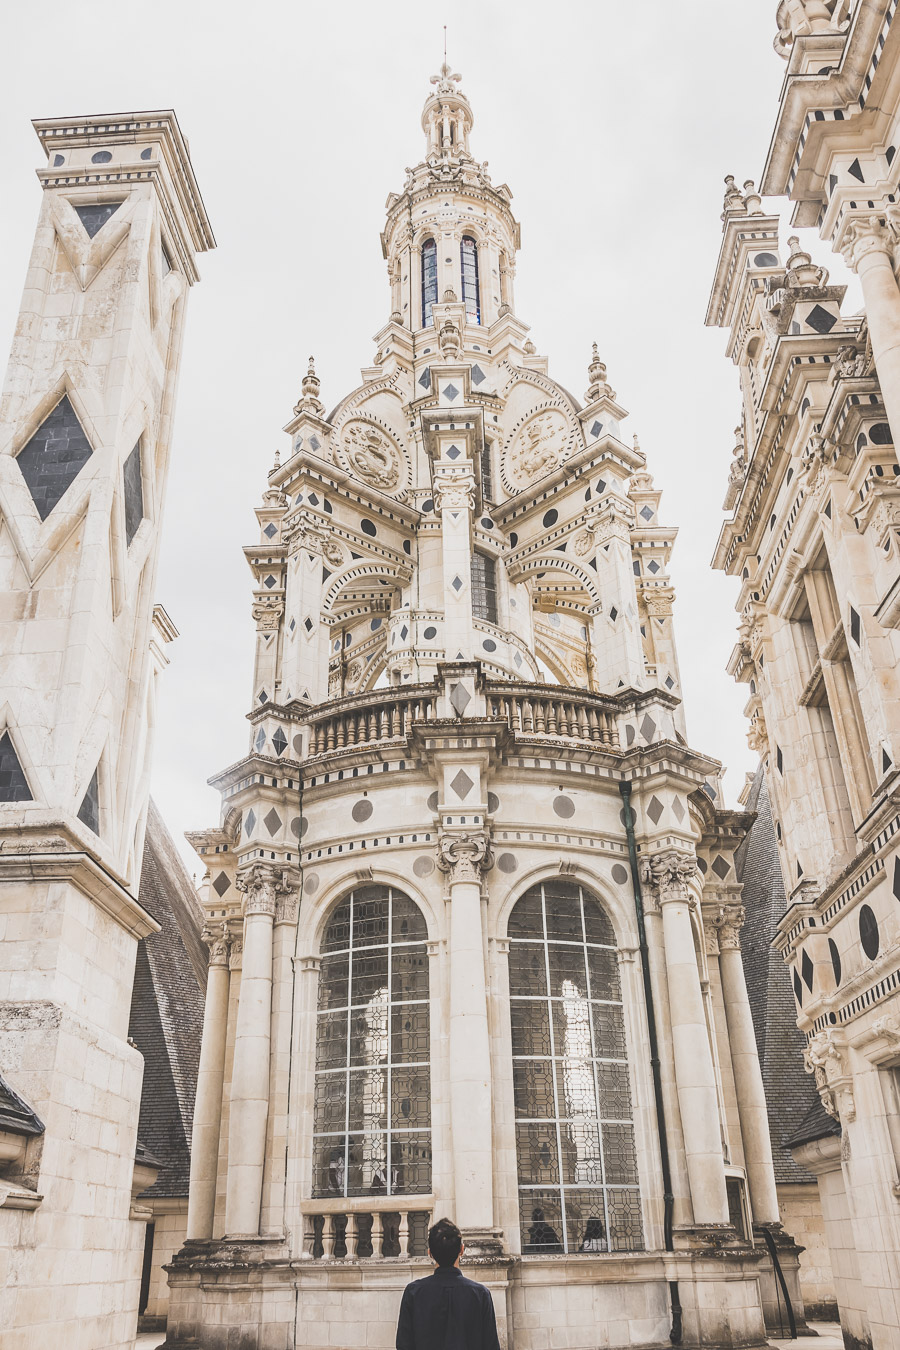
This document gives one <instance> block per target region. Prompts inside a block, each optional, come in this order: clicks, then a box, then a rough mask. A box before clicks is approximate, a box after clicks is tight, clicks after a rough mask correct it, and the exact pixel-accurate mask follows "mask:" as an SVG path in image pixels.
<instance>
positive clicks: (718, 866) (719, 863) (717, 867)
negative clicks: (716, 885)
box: [712, 853, 731, 881]
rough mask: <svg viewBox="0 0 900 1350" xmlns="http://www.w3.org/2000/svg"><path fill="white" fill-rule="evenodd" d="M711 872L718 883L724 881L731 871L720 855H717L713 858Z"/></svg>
mask: <svg viewBox="0 0 900 1350" xmlns="http://www.w3.org/2000/svg"><path fill="white" fill-rule="evenodd" d="M712 870H713V871H714V872H715V874H716V876H717V877H718V878H719V880H720V881H724V880H725V878H726V877H727V876H728V873H729V872H730V871H731V864H730V863H729V862H728V861H727V860H726V859H725V858H723V857H722V855H721V853H717V854H716V856H715V858H713V864H712Z"/></svg>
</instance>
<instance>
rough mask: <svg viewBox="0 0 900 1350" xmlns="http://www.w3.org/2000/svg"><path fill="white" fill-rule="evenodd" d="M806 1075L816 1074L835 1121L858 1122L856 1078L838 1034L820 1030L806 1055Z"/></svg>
mask: <svg viewBox="0 0 900 1350" xmlns="http://www.w3.org/2000/svg"><path fill="white" fill-rule="evenodd" d="M803 1062H804V1065H805V1066H806V1072H807V1073H811V1074H814V1075H815V1079H816V1087H817V1089H818V1092H819V1096H820V1097H821V1098H822V1105H823V1106H824V1108H825V1110H826V1111H827V1112H828V1114H829V1115H830V1116H833V1117H834V1118H835V1120H842V1119H843V1120H847V1121H853V1120H855V1119H856V1103H855V1101H854V1098H853V1076H852V1074H851V1073H850V1068H849V1065H848V1063H847V1050H846V1047H845V1046H843V1045H842V1044H840V1043H839V1041H838V1040H837V1039H836V1037H835V1033H834V1032H833V1031H832V1030H830V1029H828V1030H825V1031H819V1032H817V1034H816V1035H815V1036H813V1038H812V1040H811V1041H810V1042H809V1044H808V1045H807V1047H806V1049H805V1050H804V1052H803Z"/></svg>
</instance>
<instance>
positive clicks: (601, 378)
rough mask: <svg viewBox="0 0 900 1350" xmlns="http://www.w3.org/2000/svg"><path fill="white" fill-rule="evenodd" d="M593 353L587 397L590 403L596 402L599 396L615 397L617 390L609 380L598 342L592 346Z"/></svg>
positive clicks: (589, 368)
mask: <svg viewBox="0 0 900 1350" xmlns="http://www.w3.org/2000/svg"><path fill="white" fill-rule="evenodd" d="M591 353H592V355H591V363H590V365H589V366H588V379H589V380H590V382H591V383H590V387H589V389H588V391H587V393H586V394H585V398H586V399H587V401H588V403H596V401H597V399H598V398H615V396H616V391H615V390H614V389H612V388H611V387H610V385H609V383H608V382H607V379H606V366H605V365H604V363H603V362H602V361H601V360H600V353H599V351H598V348H597V344H596V342H595V343H594V344H593V346H592V348H591Z"/></svg>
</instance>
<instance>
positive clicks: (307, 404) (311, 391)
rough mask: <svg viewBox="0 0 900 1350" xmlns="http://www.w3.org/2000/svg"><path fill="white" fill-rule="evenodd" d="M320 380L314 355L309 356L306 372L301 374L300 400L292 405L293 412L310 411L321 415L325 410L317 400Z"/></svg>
mask: <svg viewBox="0 0 900 1350" xmlns="http://www.w3.org/2000/svg"><path fill="white" fill-rule="evenodd" d="M320 388H321V380H320V379H319V377H318V375H317V374H316V362H315V357H312V356H311V357H310V358H309V365H308V366H307V368H306V374H305V375H304V376H303V392H302V394H301V396H300V402H299V403H297V404H296V405H295V407H294V412H295V413H297V414H299V413H302V412H311V413H314V414H315V415H316V416H318V417H321V415H322V413H324V411H325V405H324V404H323V403H321V402H320V400H319V390H320Z"/></svg>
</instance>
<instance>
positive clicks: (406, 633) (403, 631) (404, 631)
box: [400, 624, 409, 642]
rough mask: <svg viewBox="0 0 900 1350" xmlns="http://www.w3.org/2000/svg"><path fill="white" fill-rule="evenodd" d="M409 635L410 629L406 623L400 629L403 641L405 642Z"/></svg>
mask: <svg viewBox="0 0 900 1350" xmlns="http://www.w3.org/2000/svg"><path fill="white" fill-rule="evenodd" d="M408 637H409V629H408V628H407V626H406V624H404V625H403V627H402V628H401V629H400V640H401V642H405V641H406V639H407V638H408Z"/></svg>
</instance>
